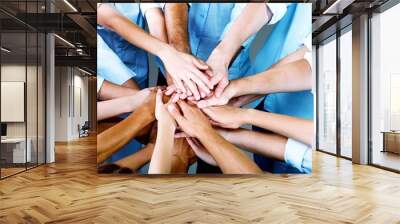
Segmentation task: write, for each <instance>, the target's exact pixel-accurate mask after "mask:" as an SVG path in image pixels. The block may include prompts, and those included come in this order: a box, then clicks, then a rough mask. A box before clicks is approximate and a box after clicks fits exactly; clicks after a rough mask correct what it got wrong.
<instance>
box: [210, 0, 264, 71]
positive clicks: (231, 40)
mask: <svg viewBox="0 0 400 224" xmlns="http://www.w3.org/2000/svg"><path fill="white" fill-rule="evenodd" d="M270 16H271V15H270V14H269V11H268V10H267V7H266V5H265V4H259V3H248V4H247V6H246V7H245V8H244V9H243V11H242V12H241V14H240V15H239V16H238V17H237V18H236V20H235V21H234V22H233V24H232V26H231V27H230V29H229V30H228V31H227V32H226V33H225V35H224V38H223V39H222V41H221V42H220V44H219V45H218V46H217V47H216V49H217V51H220V52H221V54H222V55H225V59H224V63H225V64H229V62H230V61H231V60H232V58H233V57H234V56H235V54H236V52H237V51H238V50H239V49H240V46H241V45H242V44H243V43H244V42H245V41H246V40H247V39H248V38H249V37H250V36H251V35H253V34H255V33H256V32H257V31H258V30H260V29H261V27H263V25H264V24H266V23H267V22H268V21H269V19H270Z"/></svg>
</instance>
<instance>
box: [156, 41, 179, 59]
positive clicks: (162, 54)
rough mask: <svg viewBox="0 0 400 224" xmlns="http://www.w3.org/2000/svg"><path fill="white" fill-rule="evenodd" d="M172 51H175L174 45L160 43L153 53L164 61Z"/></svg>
mask: <svg viewBox="0 0 400 224" xmlns="http://www.w3.org/2000/svg"><path fill="white" fill-rule="evenodd" d="M174 51H176V50H175V48H174V47H172V46H170V45H168V44H166V43H162V44H161V47H160V48H159V49H158V50H157V51H156V52H155V55H156V56H157V57H159V58H160V59H161V61H163V62H164V61H165V60H166V59H167V58H168V57H170V55H171V54H172V53H173V52H174Z"/></svg>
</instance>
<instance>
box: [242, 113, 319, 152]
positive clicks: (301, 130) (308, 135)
mask: <svg viewBox="0 0 400 224" xmlns="http://www.w3.org/2000/svg"><path fill="white" fill-rule="evenodd" d="M247 111H248V115H247V116H244V117H245V119H247V122H246V123H248V124H251V125H254V126H257V127H261V128H264V129H267V130H270V131H272V132H274V133H277V134H280V135H283V136H286V137H288V138H293V139H296V140H298V141H301V142H303V143H305V144H307V145H312V144H313V137H314V124H313V121H310V120H306V119H301V118H296V117H291V116H287V115H281V114H275V113H269V112H263V111H258V110H254V109H249V110H247Z"/></svg>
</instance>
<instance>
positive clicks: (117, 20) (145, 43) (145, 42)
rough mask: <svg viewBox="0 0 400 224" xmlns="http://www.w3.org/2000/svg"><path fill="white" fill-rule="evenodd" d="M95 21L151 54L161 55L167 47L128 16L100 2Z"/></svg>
mask: <svg viewBox="0 0 400 224" xmlns="http://www.w3.org/2000/svg"><path fill="white" fill-rule="evenodd" d="M97 15H98V17H97V23H98V24H100V25H103V26H104V27H107V28H109V29H111V30H113V31H115V32H116V33H118V34H119V35H120V36H121V37H122V38H124V39H125V40H126V41H128V42H130V43H131V44H133V45H135V46H138V47H140V48H142V49H144V50H145V51H147V52H150V53H151V54H154V55H156V56H161V54H162V52H163V51H166V50H167V49H168V45H167V44H166V43H163V42H162V41H160V40H158V39H157V38H155V37H153V36H151V35H150V34H148V33H146V32H145V31H144V30H143V29H141V28H140V27H138V26H137V25H136V24H134V23H132V22H131V21H130V20H129V19H128V18H126V17H124V16H123V15H121V14H119V13H118V12H117V11H116V10H114V9H113V8H112V7H110V6H108V5H106V4H102V5H101V6H100V7H98V11H97Z"/></svg>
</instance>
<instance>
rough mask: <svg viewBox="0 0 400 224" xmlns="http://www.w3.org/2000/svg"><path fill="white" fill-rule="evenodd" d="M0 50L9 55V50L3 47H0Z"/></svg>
mask: <svg viewBox="0 0 400 224" xmlns="http://www.w3.org/2000/svg"><path fill="white" fill-rule="evenodd" d="M0 49H1V50H2V51H4V52H6V53H10V52H11V50H9V49H7V48H5V47H1V48H0Z"/></svg>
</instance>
